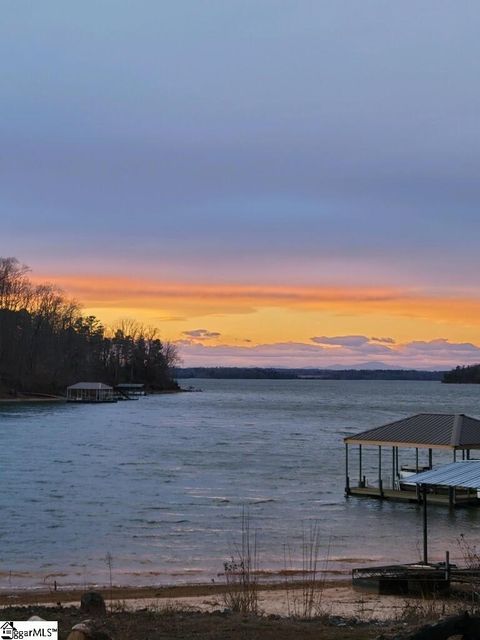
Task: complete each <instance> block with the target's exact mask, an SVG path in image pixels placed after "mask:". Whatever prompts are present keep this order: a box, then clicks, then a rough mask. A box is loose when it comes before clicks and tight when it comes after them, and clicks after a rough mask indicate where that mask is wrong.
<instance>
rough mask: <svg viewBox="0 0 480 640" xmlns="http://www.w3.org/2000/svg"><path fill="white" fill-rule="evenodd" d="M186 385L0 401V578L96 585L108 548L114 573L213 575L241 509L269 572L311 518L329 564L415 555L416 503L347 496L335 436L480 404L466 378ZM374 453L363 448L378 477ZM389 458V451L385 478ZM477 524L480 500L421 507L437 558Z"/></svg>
mask: <svg viewBox="0 0 480 640" xmlns="http://www.w3.org/2000/svg"><path fill="white" fill-rule="evenodd" d="M182 383H183V384H184V386H187V385H188V384H193V385H194V386H195V387H197V388H201V389H202V390H203V393H183V394H172V395H158V396H149V397H146V398H142V399H140V400H139V401H135V402H121V403H117V404H105V405H72V404H30V405H26V404H22V405H20V404H15V405H13V404H3V405H1V404H0V442H1V449H0V479H1V494H0V507H1V510H0V513H1V518H0V549H1V554H0V587H1V588H6V589H15V588H19V587H23V586H31V587H40V586H42V585H45V584H51V582H52V581H53V579H56V580H57V582H58V583H59V584H60V585H67V584H79V585H90V584H95V583H103V584H106V583H107V582H108V567H107V563H106V561H105V557H106V555H107V553H110V554H111V555H112V564H113V574H114V581H115V582H116V583H118V584H154V583H155V584H167V583H179V582H200V581H210V580H211V579H215V580H218V579H220V578H219V577H218V575H217V574H219V573H221V571H222V569H223V563H224V561H226V560H228V559H229V557H230V555H231V553H232V551H234V549H235V545H236V544H237V543H238V541H239V537H240V532H241V520H242V510H243V509H244V508H246V509H248V512H249V518H250V523H251V528H252V529H255V530H256V531H257V544H258V556H259V563H260V567H261V568H262V569H264V570H266V571H272V572H276V571H280V570H282V569H284V568H285V560H284V557H285V549H286V548H288V549H289V551H288V554H287V555H288V556H289V558H290V560H289V561H288V563H287V564H288V565H290V564H291V563H292V564H293V565H295V566H296V565H299V564H301V557H302V554H301V548H300V547H301V542H302V535H303V534H302V531H303V530H305V529H306V530H308V529H309V527H310V526H311V525H312V524H313V523H317V524H318V528H319V531H320V536H321V544H322V548H321V555H322V557H325V556H327V555H328V557H329V562H328V568H329V570H331V571H348V570H350V568H351V567H352V566H359V565H361V564H368V563H378V562H380V563H381V562H390V561H415V560H417V559H418V558H419V557H420V548H421V512H420V510H419V507H417V506H416V505H403V504H396V503H381V502H378V501H375V500H368V499H367V500H366V499H358V498H349V499H346V498H345V497H344V445H343V441H342V439H343V437H344V436H345V435H347V434H351V433H355V432H357V431H361V430H364V429H367V428H370V427H373V426H378V425H380V424H382V423H385V422H387V421H390V420H394V419H397V418H401V417H404V416H407V415H409V414H413V413H417V412H460V413H466V414H469V415H472V416H477V417H478V416H479V415H480V403H479V395H480V387H477V386H469V385H467V386H461V385H460V386H457V385H441V384H440V383H436V382H390V381H320V380H305V381H303V380H302V381H296V380H295V381H269V380H228V381H227V380H194V381H182ZM376 455H377V453H376V451H375V448H372V451H371V453H370V454H367V453H366V452H365V450H364V470H365V472H366V473H367V476H370V477H371V479H372V480H373V479H374V477H375V471H374V469H375V468H376V467H375V465H376ZM351 457H352V463H353V462H354V459H355V455H354V452H352V456H351ZM435 460H440V456H438V454H437V453H435V452H434V461H435ZM410 461H411V462H413V461H414V457H411V458H410ZM447 461H450V457H449V458H448V459H447ZM389 464H390V456H389V455H388V453H387V452H386V455H385V462H384V465H385V468H386V471H385V473H386V474H387V473H388V467H389ZM354 474H355V467H354V465H353V464H352V475H354ZM479 532H480V509H478V510H476V509H468V510H467V509H465V510H458V511H456V512H455V513H449V512H448V509H445V508H441V507H432V508H431V509H430V536H431V542H430V545H431V552H432V556H433V557H438V559H442V558H443V555H444V552H445V550H446V549H447V548H449V549H450V551H451V554H452V556H454V557H455V556H456V555H457V556H458V555H460V554H459V549H458V545H457V543H456V538H457V536H458V535H459V534H460V533H465V534H466V536H467V538H468V539H470V540H471V541H472V543H474V542H475V540H476V538H477V536H478V533H479Z"/></svg>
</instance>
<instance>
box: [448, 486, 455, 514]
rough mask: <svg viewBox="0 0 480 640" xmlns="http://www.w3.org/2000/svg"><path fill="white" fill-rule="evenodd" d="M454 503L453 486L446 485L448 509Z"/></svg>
mask: <svg viewBox="0 0 480 640" xmlns="http://www.w3.org/2000/svg"><path fill="white" fill-rule="evenodd" d="M454 504H455V501H454V497H453V487H448V506H449V507H450V509H451V508H452V507H453V505H454Z"/></svg>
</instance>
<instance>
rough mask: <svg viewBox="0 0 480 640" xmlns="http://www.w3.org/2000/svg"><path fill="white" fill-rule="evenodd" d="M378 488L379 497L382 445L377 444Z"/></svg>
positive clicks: (381, 491) (381, 493)
mask: <svg viewBox="0 0 480 640" xmlns="http://www.w3.org/2000/svg"><path fill="white" fill-rule="evenodd" d="M378 489H379V491H380V497H381V498H383V483H382V445H379V446H378Z"/></svg>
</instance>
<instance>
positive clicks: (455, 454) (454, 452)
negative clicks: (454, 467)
mask: <svg viewBox="0 0 480 640" xmlns="http://www.w3.org/2000/svg"><path fill="white" fill-rule="evenodd" d="M453 461H454V462H456V461H457V450H456V449H454V450H453Z"/></svg>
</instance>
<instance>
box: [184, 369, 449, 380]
mask: <svg viewBox="0 0 480 640" xmlns="http://www.w3.org/2000/svg"><path fill="white" fill-rule="evenodd" d="M444 373H445V372H444V371H419V370H417V369H333V368H330V369H277V368H262V367H179V368H177V369H175V370H174V372H173V374H174V377H175V378H177V379H185V378H210V379H224V380H225V379H232V380H233V379H255V380H262V379H263V380H442V377H443V375H444Z"/></svg>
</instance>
